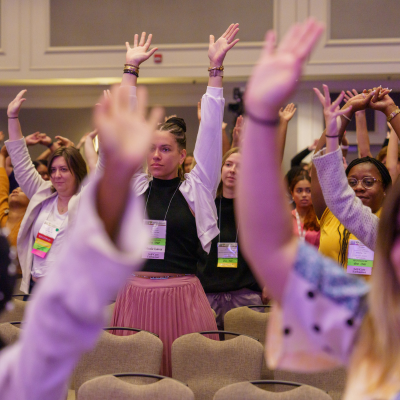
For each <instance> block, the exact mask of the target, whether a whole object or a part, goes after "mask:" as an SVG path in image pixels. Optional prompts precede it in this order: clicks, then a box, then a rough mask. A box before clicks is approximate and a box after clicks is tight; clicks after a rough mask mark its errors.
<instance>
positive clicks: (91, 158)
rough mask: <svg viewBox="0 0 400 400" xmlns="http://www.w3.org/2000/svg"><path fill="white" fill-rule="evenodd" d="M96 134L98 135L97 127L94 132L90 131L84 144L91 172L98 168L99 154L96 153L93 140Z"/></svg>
mask: <svg viewBox="0 0 400 400" xmlns="http://www.w3.org/2000/svg"><path fill="white" fill-rule="evenodd" d="M96 136H97V129H95V130H94V131H93V132H89V134H88V135H87V136H86V138H85V146H84V149H85V157H86V162H87V164H88V167H89V171H90V172H92V171H94V170H95V169H96V164H97V160H98V155H97V153H96V150H95V149H94V143H93V140H94V138H95V137H96Z"/></svg>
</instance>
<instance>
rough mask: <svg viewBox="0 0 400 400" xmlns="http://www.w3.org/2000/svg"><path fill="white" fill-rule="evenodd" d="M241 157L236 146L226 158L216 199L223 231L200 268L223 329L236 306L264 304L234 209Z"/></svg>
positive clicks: (209, 298)
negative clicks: (247, 257) (245, 251)
mask: <svg viewBox="0 0 400 400" xmlns="http://www.w3.org/2000/svg"><path fill="white" fill-rule="evenodd" d="M240 158H241V155H240V153H239V148H237V147H236V148H233V149H231V150H229V151H228V152H227V153H226V154H225V156H224V158H223V159H222V169H221V182H220V184H219V186H218V190H217V197H216V199H215V205H216V207H217V213H218V228H219V234H218V236H216V237H215V238H214V239H213V241H212V243H211V250H210V253H209V254H208V257H207V263H206V264H205V265H204V266H202V267H201V268H199V271H198V277H199V279H200V282H201V284H202V286H203V288H204V291H205V292H206V295H207V299H208V301H209V303H210V305H211V307H212V309H213V310H214V311H215V313H216V314H217V325H218V329H221V330H223V329H224V316H225V314H226V313H227V312H228V311H229V310H231V309H232V308H235V307H242V306H247V305H262V301H261V289H260V287H259V286H258V284H257V281H256V279H255V278H254V276H253V274H252V273H251V270H250V268H249V266H248V264H247V262H246V260H245V259H244V257H243V254H242V252H241V250H240V246H239V245H238V243H239V229H240V227H239V225H238V224H237V222H236V218H235V210H234V208H235V197H236V181H237V177H238V175H239V171H240Z"/></svg>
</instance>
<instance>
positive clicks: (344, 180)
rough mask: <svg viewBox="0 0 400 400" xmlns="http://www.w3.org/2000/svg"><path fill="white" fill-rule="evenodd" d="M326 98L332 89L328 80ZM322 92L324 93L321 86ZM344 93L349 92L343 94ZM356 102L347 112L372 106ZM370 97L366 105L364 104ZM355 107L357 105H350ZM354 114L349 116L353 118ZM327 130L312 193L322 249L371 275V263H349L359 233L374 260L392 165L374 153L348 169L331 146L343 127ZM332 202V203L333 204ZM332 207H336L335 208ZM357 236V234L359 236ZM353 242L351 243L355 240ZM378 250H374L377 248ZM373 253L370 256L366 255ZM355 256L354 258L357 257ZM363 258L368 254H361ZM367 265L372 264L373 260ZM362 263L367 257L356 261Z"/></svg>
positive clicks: (352, 270)
mask: <svg viewBox="0 0 400 400" xmlns="http://www.w3.org/2000/svg"><path fill="white" fill-rule="evenodd" d="M324 91H325V97H326V96H327V95H329V89H328V87H327V86H326V85H324ZM317 94H320V93H319V91H317ZM341 98H343V95H341ZM353 99H355V100H354V103H353V105H352V104H351V103H350V105H349V103H347V104H346V106H345V107H344V109H346V108H347V109H348V110H343V111H345V113H349V112H353V113H354V112H355V111H357V110H358V109H360V108H361V107H364V108H365V107H366V106H367V105H368V103H369V102H368V103H367V102H365V100H364V97H363V96H362V95H361V96H360V97H357V98H356V97H354V98H353ZM363 102H365V104H362V103H363ZM350 106H351V107H350ZM351 116H352V114H349V116H347V118H349V117H351ZM329 132H330V128H329V126H328V127H327V131H326V133H324V134H323V135H322V138H321V140H320V143H319V148H321V147H322V145H323V144H324V143H325V138H327V139H326V140H327V150H326V153H325V151H324V150H321V151H317V152H316V154H315V156H314V158H313V163H314V167H313V168H316V171H315V174H313V182H312V198H313V205H314V208H315V212H316V214H317V217H318V218H319V220H320V226H321V238H320V247H319V250H320V252H321V253H322V254H324V255H326V256H328V257H330V258H332V259H334V260H335V261H338V262H339V263H340V264H341V265H342V266H343V267H344V268H346V269H347V271H348V272H349V273H355V274H362V275H370V274H371V268H369V269H361V270H360V269H359V268H358V267H357V268H355V267H354V268H353V265H352V264H353V262H352V264H350V265H349V266H348V253H349V243H351V244H352V245H353V249H354V248H355V247H354V246H355V245H358V243H357V242H355V241H356V240H357V238H359V239H360V241H361V242H362V243H360V245H362V244H363V245H365V246H366V248H364V249H365V251H364V253H363V254H364V255H363V257H366V258H368V257H370V258H372V259H373V253H372V251H374V250H375V243H376V236H377V228H378V223H377V220H378V218H379V216H380V210H381V207H382V204H383V201H384V199H385V196H386V190H387V188H388V187H389V186H390V185H391V183H392V180H391V177H390V174H389V171H388V170H387V168H386V167H385V166H384V165H383V164H382V163H381V162H379V161H378V160H376V159H374V158H371V157H363V158H358V159H356V160H354V161H352V162H351V163H350V164H349V166H348V167H347V168H346V171H345V173H344V168H343V163H342V153H341V150H340V148H334V149H332V150H330V149H328V147H329V146H328V144H329V140H333V139H334V140H336V142H337V141H338V138H340V136H341V135H340V131H339V132H336V133H334V134H333V136H332V135H331V134H330V133H329ZM327 204H328V205H329V207H328V206H327ZM331 208H332V210H331ZM356 236H357V237H356ZM350 241H351V242H350ZM371 250H372V251H371ZM365 254H367V256H365ZM351 258H352V261H353V257H351ZM361 258H362V257H361ZM363 263H364V265H371V264H372V262H370V263H369V264H368V263H365V261H363ZM355 264H356V266H357V264H360V265H361V262H359V261H357V262H355Z"/></svg>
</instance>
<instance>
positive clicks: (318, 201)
mask: <svg viewBox="0 0 400 400" xmlns="http://www.w3.org/2000/svg"><path fill="white" fill-rule="evenodd" d="M372 96H373V95H367V96H365V95H364V94H363V93H361V94H359V95H357V96H354V97H351V98H349V100H348V101H347V103H346V104H345V105H344V106H343V107H342V111H345V112H344V113H343V114H341V115H340V116H339V117H338V118H339V119H338V121H339V120H340V123H339V122H338V139H339V144H340V143H341V142H342V138H343V135H344V132H345V130H346V127H347V125H348V123H349V122H350V120H351V119H352V118H353V116H354V113H355V112H357V111H361V110H365V109H366V108H367V107H368V105H369V103H370V101H371V98H372ZM325 144H326V140H325V131H324V132H323V133H322V135H321V137H320V139H319V142H318V144H317V148H316V149H315V153H317V152H318V151H320V150H321V149H322V148H323V147H324V146H325ZM311 197H312V202H313V207H314V210H315V213H316V215H317V217H318V218H321V217H322V214H323V213H324V211H325V209H326V203H325V199H324V196H323V194H322V190H321V186H320V184H319V180H318V175H317V171H316V169H315V166H314V165H313V166H312V179H311Z"/></svg>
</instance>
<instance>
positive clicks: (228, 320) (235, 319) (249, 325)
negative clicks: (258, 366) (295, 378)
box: [224, 307, 274, 379]
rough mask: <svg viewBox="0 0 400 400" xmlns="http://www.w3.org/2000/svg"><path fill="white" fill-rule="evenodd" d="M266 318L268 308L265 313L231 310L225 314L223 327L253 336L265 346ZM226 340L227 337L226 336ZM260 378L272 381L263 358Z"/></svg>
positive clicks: (272, 375)
mask: <svg viewBox="0 0 400 400" xmlns="http://www.w3.org/2000/svg"><path fill="white" fill-rule="evenodd" d="M268 318H269V308H268V307H266V308H265V312H257V311H255V310H254V309H253V308H249V307H238V308H233V309H232V310H230V311H228V312H227V313H226V314H225V317H224V327H225V329H226V330H227V331H232V332H240V333H243V334H245V335H249V336H253V337H255V338H256V339H258V340H259V341H260V343H261V344H262V345H263V346H265V340H266V336H265V335H266V331H267V323H268ZM228 338H229V335H227V339H228ZM261 378H262V379H274V373H273V371H271V370H270V369H268V368H267V365H266V363H265V358H264V359H263V367H262V371H261Z"/></svg>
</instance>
